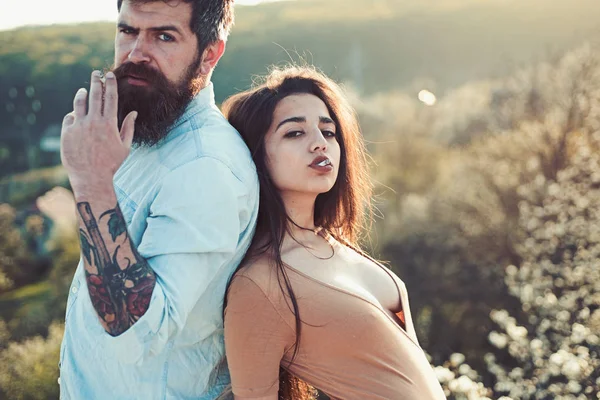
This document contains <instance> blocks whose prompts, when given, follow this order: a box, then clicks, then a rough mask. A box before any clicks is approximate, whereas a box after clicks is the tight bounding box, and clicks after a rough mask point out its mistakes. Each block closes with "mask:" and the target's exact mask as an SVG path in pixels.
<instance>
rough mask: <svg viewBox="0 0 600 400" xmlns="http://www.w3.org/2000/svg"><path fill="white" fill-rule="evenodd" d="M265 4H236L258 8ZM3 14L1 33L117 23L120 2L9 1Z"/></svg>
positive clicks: (244, 0) (249, 0)
mask: <svg viewBox="0 0 600 400" xmlns="http://www.w3.org/2000/svg"><path fill="white" fill-rule="evenodd" d="M262 1H265V0H236V4H245V5H251V4H258V3H261V2H262ZM8 2H10V5H8V4H4V5H3V7H2V12H0V30H7V29H12V28H16V27H18V26H22V25H47V24H62V23H75V22H84V21H86V22H87V21H116V19H117V0H10V1H7V2H6V3H8Z"/></svg>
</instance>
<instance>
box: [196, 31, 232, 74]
mask: <svg viewBox="0 0 600 400" xmlns="http://www.w3.org/2000/svg"><path fill="white" fill-rule="evenodd" d="M224 52H225V41H224V40H217V41H215V42H213V43H211V44H209V45H208V46H207V47H206V49H204V53H202V61H201V62H200V66H199V67H198V72H199V73H200V75H208V74H209V73H210V72H211V71H212V70H213V68H215V66H216V65H217V63H218V62H219V60H220V59H221V57H222V56H223V53H224Z"/></svg>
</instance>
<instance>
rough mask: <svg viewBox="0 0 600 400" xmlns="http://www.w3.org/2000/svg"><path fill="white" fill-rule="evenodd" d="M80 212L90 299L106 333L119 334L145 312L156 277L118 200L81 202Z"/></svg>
mask: <svg viewBox="0 0 600 400" xmlns="http://www.w3.org/2000/svg"><path fill="white" fill-rule="evenodd" d="M111 197H113V196H111ZM111 200H112V201H111ZM108 204H113V205H112V206H110V205H108ZM77 212H78V217H79V225H80V230H79V232H80V241H81V252H82V254H83V260H84V265H85V275H86V281H87V285H88V290H89V293H90V298H91V300H92V304H93V305H94V308H95V309H96V312H97V313H98V317H99V318H100V322H101V323H102V326H104V329H105V330H106V331H107V332H108V333H109V334H111V335H113V336H117V335H119V334H121V333H123V332H125V331H126V330H127V329H128V328H129V327H131V326H132V325H133V324H134V323H135V322H136V321H137V320H138V319H139V318H140V317H141V316H142V315H144V314H145V312H146V310H147V309H148V307H149V305H150V298H151V297H152V292H153V290H154V285H155V284H156V275H155V274H154V272H153V271H152V269H151V268H150V266H149V265H148V262H147V261H146V260H145V259H144V258H143V257H142V256H140V254H139V253H138V251H137V249H136V247H135V245H134V244H133V243H132V242H131V239H130V237H129V233H128V232H127V224H126V223H125V220H124V218H123V214H122V213H121V210H120V208H119V206H118V204H117V202H116V198H114V199H109V200H108V201H107V199H96V200H94V199H91V198H85V199H77Z"/></svg>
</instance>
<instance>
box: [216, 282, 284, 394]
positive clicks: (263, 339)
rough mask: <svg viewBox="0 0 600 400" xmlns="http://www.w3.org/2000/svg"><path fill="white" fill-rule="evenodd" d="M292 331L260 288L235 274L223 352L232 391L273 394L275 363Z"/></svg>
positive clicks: (276, 385)
mask: <svg viewBox="0 0 600 400" xmlns="http://www.w3.org/2000/svg"><path fill="white" fill-rule="evenodd" d="M294 341H295V334H294V332H293V331H292V328H290V326H289V325H287V324H286V323H285V321H284V320H283V318H282V317H281V315H280V314H279V313H278V312H277V310H276V308H275V307H274V305H273V303H271V301H270V300H269V299H268V298H267V296H266V295H265V293H264V292H263V291H262V289H261V288H260V287H259V286H258V285H257V284H256V283H254V281H252V280H251V279H249V278H247V277H245V276H236V277H235V278H234V279H233V281H232V283H231V286H230V288H229V293H228V295H227V308H226V310H225V353H226V355H227V363H228V366H229V372H230V374H231V384H232V390H233V394H235V395H236V396H241V397H248V398H254V397H257V398H260V397H264V396H269V395H273V394H277V392H278V390H279V365H280V363H281V359H282V358H283V356H284V354H285V352H286V351H287V350H288V349H289V348H290V347H291V346H292V345H293V343H294Z"/></svg>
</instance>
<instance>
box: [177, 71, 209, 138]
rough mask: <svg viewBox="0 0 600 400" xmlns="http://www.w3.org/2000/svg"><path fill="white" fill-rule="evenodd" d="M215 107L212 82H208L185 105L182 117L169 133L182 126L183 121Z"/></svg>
mask: <svg viewBox="0 0 600 400" xmlns="http://www.w3.org/2000/svg"><path fill="white" fill-rule="evenodd" d="M213 105H215V92H214V87H213V83H212V82H208V85H206V86H205V87H204V88H203V89H202V90H200V91H199V92H198V94H196V96H194V98H193V99H192V101H190V103H189V104H188V105H187V107H186V109H185V111H184V112H183V115H182V116H181V117H179V118H178V119H177V120H176V121H175V123H174V124H173V126H172V127H171V129H170V131H171V132H172V131H174V130H175V129H176V128H177V127H178V126H179V125H181V124H183V123H184V122H185V121H187V120H189V119H190V118H192V117H193V116H194V115H196V114H198V113H199V112H200V111H202V110H203V109H205V108H207V107H210V106H213Z"/></svg>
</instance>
